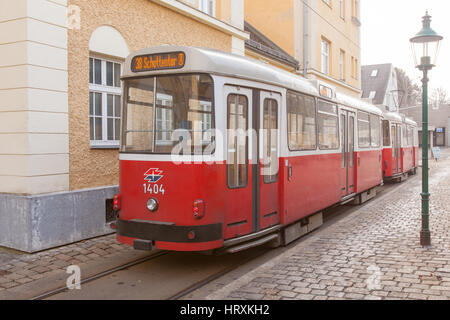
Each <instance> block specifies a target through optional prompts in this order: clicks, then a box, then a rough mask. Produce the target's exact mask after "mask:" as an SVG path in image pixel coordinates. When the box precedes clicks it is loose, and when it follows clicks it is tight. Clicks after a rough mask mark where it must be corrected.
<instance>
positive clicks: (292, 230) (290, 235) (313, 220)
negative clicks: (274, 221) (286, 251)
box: [283, 212, 323, 245]
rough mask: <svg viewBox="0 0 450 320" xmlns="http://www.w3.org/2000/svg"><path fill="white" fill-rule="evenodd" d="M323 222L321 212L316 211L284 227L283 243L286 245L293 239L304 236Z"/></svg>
mask: <svg viewBox="0 0 450 320" xmlns="http://www.w3.org/2000/svg"><path fill="white" fill-rule="evenodd" d="M322 224H323V215H322V212H319V213H316V214H315V215H313V216H310V217H308V218H305V219H302V220H300V221H298V222H296V223H294V224H291V225H290V226H288V227H286V228H284V230H283V236H284V242H283V244H284V245H288V244H289V243H291V242H293V241H294V240H296V239H298V238H300V237H302V236H304V235H305V234H307V233H310V232H311V231H313V230H315V229H317V228H319V227H320V226H321V225H322Z"/></svg>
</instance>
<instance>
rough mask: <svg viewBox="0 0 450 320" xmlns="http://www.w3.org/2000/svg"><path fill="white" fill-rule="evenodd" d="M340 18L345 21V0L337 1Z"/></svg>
mask: <svg viewBox="0 0 450 320" xmlns="http://www.w3.org/2000/svg"><path fill="white" fill-rule="evenodd" d="M339 10H340V16H341V18H342V19H343V20H345V0H339Z"/></svg>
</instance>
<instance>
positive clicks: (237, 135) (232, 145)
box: [227, 94, 248, 188]
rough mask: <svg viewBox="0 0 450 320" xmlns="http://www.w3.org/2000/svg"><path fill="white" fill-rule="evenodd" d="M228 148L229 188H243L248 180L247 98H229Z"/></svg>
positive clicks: (234, 96) (232, 95)
mask: <svg viewBox="0 0 450 320" xmlns="http://www.w3.org/2000/svg"><path fill="white" fill-rule="evenodd" d="M227 100H228V102H227V105H228V109H227V114H228V126H227V128H228V130H227V131H228V132H227V138H228V147H227V150H228V151H227V180H228V187H230V188H242V187H245V186H246V185H247V179H248V146H247V145H248V139H247V129H248V99H247V97H246V96H243V95H237V94H230V95H229V96H228V99H227Z"/></svg>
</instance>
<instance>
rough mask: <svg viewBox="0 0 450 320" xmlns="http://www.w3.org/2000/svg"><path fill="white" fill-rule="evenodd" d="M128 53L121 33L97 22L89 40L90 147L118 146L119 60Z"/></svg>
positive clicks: (119, 106) (119, 105) (121, 60)
mask: <svg viewBox="0 0 450 320" xmlns="http://www.w3.org/2000/svg"><path fill="white" fill-rule="evenodd" d="M128 54H129V49H128V45H127V43H126V42H125V39H124V38H123V37H122V35H121V34H120V33H119V31H117V30H116V29H114V28H113V27H110V26H101V27H99V28H97V29H96V30H95V31H94V32H93V33H92V35H91V39H90V41H89V124H90V142H91V147H92V148H119V141H120V112H121V103H122V96H121V94H122V87H121V81H120V75H121V69H122V63H123V61H124V60H125V58H126V57H127V56H128Z"/></svg>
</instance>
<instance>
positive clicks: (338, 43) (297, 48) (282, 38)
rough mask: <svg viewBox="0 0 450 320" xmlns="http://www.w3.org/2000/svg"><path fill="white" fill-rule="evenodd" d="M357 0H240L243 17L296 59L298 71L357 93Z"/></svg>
mask: <svg viewBox="0 0 450 320" xmlns="http://www.w3.org/2000/svg"><path fill="white" fill-rule="evenodd" d="M359 12H360V1H359V0H283V1H270V0H245V1H244V14H245V21H247V22H249V23H250V24H251V25H253V26H254V27H256V28H257V29H258V30H260V31H261V32H262V33H264V34H265V35H266V36H267V37H269V38H270V39H271V40H272V41H274V42H275V43H276V44H277V45H279V46H280V47H281V48H282V49H283V50H285V51H286V52H287V53H289V54H290V55H292V56H293V57H295V58H296V59H297V60H298V61H299V64H300V66H299V69H298V70H297V73H299V74H301V75H304V76H305V77H307V78H310V79H319V80H321V81H325V82H327V83H329V84H330V85H331V86H334V87H335V88H336V89H337V90H338V91H341V92H343V93H346V94H349V95H352V96H355V97H359V96H360V93H361V90H360V89H361V82H360V61H361V59H360V51H361V47H360V26H361V23H360V14H359Z"/></svg>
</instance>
